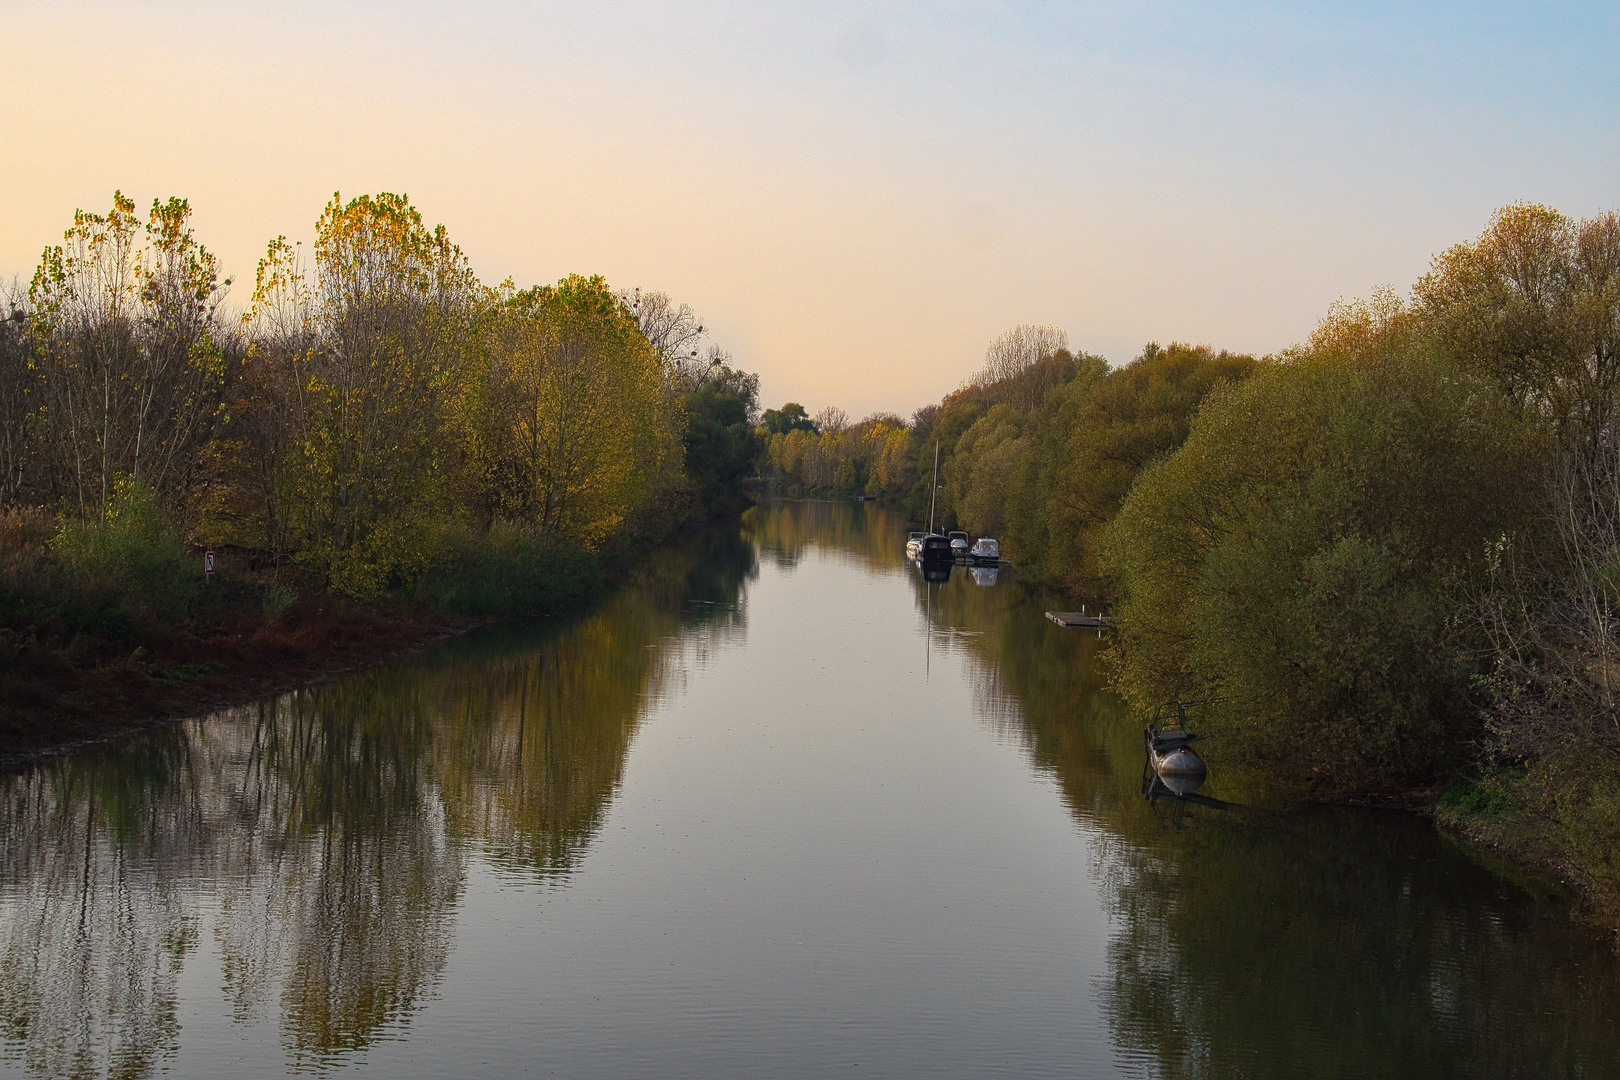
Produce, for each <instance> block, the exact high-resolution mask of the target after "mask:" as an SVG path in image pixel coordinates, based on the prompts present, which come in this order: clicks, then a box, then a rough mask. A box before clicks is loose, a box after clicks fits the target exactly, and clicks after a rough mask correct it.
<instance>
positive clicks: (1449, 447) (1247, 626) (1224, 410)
mask: <svg viewBox="0 0 1620 1080" xmlns="http://www.w3.org/2000/svg"><path fill="white" fill-rule="evenodd" d="M1533 458H1534V448H1533V440H1532V439H1531V437H1530V433H1529V432H1528V431H1527V429H1526V428H1525V426H1524V425H1523V423H1522V422H1521V420H1520V419H1519V415H1518V413H1517V412H1516V410H1514V409H1512V408H1511V406H1510V405H1508V404H1507V403H1506V402H1504V401H1503V400H1502V399H1501V398H1500V397H1499V396H1498V395H1497V394H1496V392H1495V391H1494V389H1493V388H1492V387H1491V386H1490V385H1489V384H1488V383H1485V382H1483V381H1481V380H1479V379H1475V378H1472V377H1469V376H1467V375H1465V374H1463V373H1462V372H1461V371H1460V370H1459V369H1457V368H1456V367H1455V365H1453V364H1451V363H1450V362H1448V361H1446V360H1445V359H1443V358H1441V357H1438V356H1436V355H1433V354H1432V353H1431V352H1430V351H1428V350H1427V349H1426V348H1425V347H1424V346H1423V345H1422V344H1421V343H1420V342H1416V341H1410V340H1409V341H1406V342H1402V343H1400V344H1398V345H1397V346H1396V347H1395V348H1394V349H1392V350H1391V351H1390V353H1389V354H1388V355H1386V356H1384V357H1381V358H1375V359H1359V360H1358V359H1356V358H1347V357H1344V356H1323V355H1309V356H1304V357H1301V358H1299V359H1296V360H1295V361H1293V362H1291V363H1285V364H1280V365H1275V366H1269V367H1266V368H1263V369H1261V370H1260V371H1259V372H1257V373H1256V374H1255V375H1254V376H1253V377H1251V378H1250V379H1249V380H1248V381H1247V382H1245V383H1242V384H1239V385H1235V386H1226V387H1223V388H1221V389H1218V390H1217V391H1216V392H1215V393H1214V394H1213V395H1212V396H1211V398H1210V399H1209V401H1207V402H1206V404H1205V406H1204V408H1203V410H1202V411H1201V412H1200V413H1199V414H1198V417H1197V419H1196V420H1195V421H1194V423H1193V426H1192V431H1191V434H1190V435H1189V437H1188V439H1187V441H1186V443H1185V444H1184V445H1183V446H1182V447H1181V449H1180V450H1178V451H1177V452H1176V453H1174V454H1172V455H1171V456H1169V457H1168V458H1165V459H1162V460H1161V461H1159V462H1158V463H1156V464H1154V465H1152V466H1150V467H1149V468H1148V469H1147V470H1146V471H1144V472H1143V474H1142V475H1141V477H1140V478H1139V480H1138V481H1137V483H1136V486H1135V487H1134V488H1133V489H1132V491H1131V493H1130V495H1129V497H1128V498H1127V499H1126V501H1125V504H1124V506H1123V508H1122V509H1121V511H1120V514H1119V516H1118V518H1117V519H1116V520H1115V522H1114V524H1113V525H1112V526H1111V527H1110V528H1109V529H1108V531H1107V533H1106V536H1105V545H1106V554H1105V564H1106V566H1107V568H1108V569H1110V570H1111V571H1112V572H1113V573H1114V574H1116V575H1117V578H1118V581H1119V584H1120V587H1121V591H1122V594H1123V596H1124V601H1123V603H1122V604H1121V605H1120V606H1119V607H1118V609H1117V611H1116V614H1117V616H1118V619H1119V622H1120V624H1121V626H1122V634H1121V636H1120V647H1119V659H1120V684H1121V687H1122V689H1123V690H1124V691H1125V693H1126V694H1127V696H1128V697H1129V698H1130V699H1131V700H1132V701H1133V703H1134V704H1135V705H1137V706H1138V707H1139V708H1149V707H1151V706H1152V705H1153V704H1154V703H1155V702H1158V701H1163V700H1166V699H1169V698H1177V697H1178V698H1181V699H1183V700H1191V699H1195V698H1214V699H1217V701H1218V704H1217V705H1216V706H1214V707H1213V708H1212V711H1211V718H1210V721H1209V725H1208V726H1209V727H1211V728H1212V729H1213V730H1216V731H1219V732H1221V733H1222V734H1223V735H1225V736H1226V738H1225V739H1223V745H1225V746H1226V747H1229V748H1231V750H1232V751H1233V753H1234V754H1235V755H1236V756H1239V757H1245V758H1247V759H1249V760H1251V761H1254V762H1257V763H1260V764H1263V765H1264V766H1266V767H1268V768H1271V769H1274V770H1277V771H1281V772H1287V773H1290V774H1292V775H1293V776H1294V777H1295V778H1296V779H1298V780H1299V781H1300V782H1303V783H1307V784H1310V785H1313V786H1315V787H1316V788H1318V789H1321V790H1328V791H1352V790H1366V789H1368V788H1376V787H1378V786H1380V785H1382V784H1386V783H1390V782H1401V781H1408V780H1416V779H1421V778H1424V777H1427V776H1429V775H1431V774H1432V773H1433V771H1434V770H1435V769H1436V768H1437V767H1438V766H1439V764H1440V762H1441V759H1442V756H1443V755H1444V754H1445V753H1446V752H1447V751H1448V750H1450V748H1451V747H1453V746H1454V745H1456V742H1457V740H1458V739H1459V738H1461V737H1462V736H1464V735H1466V734H1467V733H1468V732H1469V731H1470V730H1471V729H1472V725H1473V724H1474V723H1475V721H1476V719H1477V712H1476V710H1475V709H1474V708H1472V707H1471V706H1470V704H1469V702H1468V700H1467V696H1466V691H1467V686H1468V677H1469V675H1470V674H1471V672H1472V670H1473V668H1472V666H1471V665H1472V662H1473V661H1472V654H1471V653H1470V652H1469V651H1468V650H1467V649H1466V648H1465V646H1466V642H1465V641H1464V640H1462V639H1461V637H1460V634H1459V629H1458V625H1457V620H1456V616H1457V611H1458V602H1459V599H1460V593H1459V588H1460V586H1461V585H1462V583H1463V582H1464V581H1466V580H1467V579H1468V577H1469V575H1470V574H1472V573H1473V572H1474V571H1475V570H1476V569H1477V563H1478V561H1479V560H1481V559H1482V558H1483V556H1484V554H1485V553H1486V550H1487V546H1488V545H1489V544H1490V543H1491V542H1492V541H1494V540H1496V539H1498V538H1500V537H1501V536H1503V535H1504V534H1505V533H1509V532H1511V531H1512V530H1514V529H1515V528H1518V527H1519V526H1520V525H1521V523H1522V522H1523V521H1524V517H1525V515H1524V508H1523V506H1522V503H1521V500H1520V499H1519V492H1520V491H1521V490H1522V488H1523V484H1524V478H1525V472H1526V468H1527V464H1528V463H1529V462H1531V461H1532V460H1533Z"/></svg>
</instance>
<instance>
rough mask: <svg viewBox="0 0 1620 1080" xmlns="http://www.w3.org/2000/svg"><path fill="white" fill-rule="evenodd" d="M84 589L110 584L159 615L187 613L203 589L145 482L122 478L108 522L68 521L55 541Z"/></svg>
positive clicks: (198, 570) (198, 574)
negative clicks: (140, 482)
mask: <svg viewBox="0 0 1620 1080" xmlns="http://www.w3.org/2000/svg"><path fill="white" fill-rule="evenodd" d="M52 546H53V547H54V548H55V549H56V551H57V553H58V554H59V555H60V557H61V559H62V562H63V564H64V566H65V568H66V569H67V571H68V572H69V573H70V574H71V575H72V576H73V577H75V578H76V579H78V580H79V581H80V582H81V585H80V588H81V589H84V588H88V589H95V588H106V589H109V590H111V591H113V592H115V593H116V594H118V595H120V596H122V597H125V598H127V599H128V600H129V601H131V602H133V603H134V604H136V605H138V606H140V607H144V608H147V609H150V610H151V611H152V612H154V613H155V614H158V615H160V616H168V617H172V616H177V615H181V614H183V613H184V612H185V611H186V610H187V609H188V608H189V607H190V606H191V604H192V603H193V602H194V601H195V599H196V594H197V592H198V590H199V589H200V588H201V587H202V582H201V576H202V571H201V564H200V562H199V563H197V564H196V565H192V560H189V559H187V557H186V551H185V545H184V543H183V542H182V541H181V539H180V537H179V535H178V534H177V533H176V532H175V531H174V530H173V529H172V528H170V527H169V526H168V524H167V523H166V522H165V521H164V519H163V515H162V512H161V511H160V510H159V508H158V505H157V500H156V498H155V497H154V495H153V493H152V491H151V490H150V489H149V488H147V487H146V486H144V485H142V484H139V483H137V482H135V481H133V480H127V479H124V478H123V477H119V478H118V479H117V481H116V483H115V487H114V494H113V498H112V501H111V502H110V504H109V505H108V508H107V515H106V518H105V520H103V521H95V522H89V523H84V522H79V521H76V520H73V519H67V520H65V521H64V522H63V523H62V525H61V527H60V529H59V530H58V531H57V533H56V536H55V538H54V540H53V542H52Z"/></svg>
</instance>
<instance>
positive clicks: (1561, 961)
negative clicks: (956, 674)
mask: <svg viewBox="0 0 1620 1080" xmlns="http://www.w3.org/2000/svg"><path fill="white" fill-rule="evenodd" d="M913 585H914V589H915V593H916V602H917V606H918V609H919V610H926V611H927V612H929V613H930V616H931V618H932V619H933V620H934V623H935V629H934V632H933V634H932V635H931V637H932V639H933V641H934V642H935V647H936V648H946V649H951V650H954V651H959V652H961V653H962V654H963V655H965V656H967V657H969V658H970V669H969V670H970V674H971V678H972V679H973V682H974V692H975V707H976V709H977V710H978V712H979V715H980V716H981V717H982V718H983V719H984V720H985V722H987V723H988V724H990V725H991V726H992V727H993V728H994V729H996V730H997V731H998V732H1000V733H1001V734H1003V736H1004V737H1008V738H1012V739H1016V740H1018V741H1020V742H1021V743H1022V744H1023V745H1024V746H1025V747H1026V748H1027V749H1028V751H1029V752H1030V754H1031V756H1032V758H1033V760H1034V763H1035V765H1036V767H1037V768H1039V769H1042V770H1045V771H1048V772H1049V773H1050V774H1051V775H1053V776H1054V777H1055V778H1056V779H1057V781H1058V783H1059V785H1060V788H1061V790H1062V793H1063V797H1064V799H1065V800H1066V801H1067V803H1068V805H1069V808H1070V810H1071V812H1072V813H1073V814H1074V816H1075V818H1076V819H1077V820H1078V821H1079V822H1081V823H1082V824H1083V825H1085V826H1087V828H1088V832H1090V833H1091V835H1092V838H1093V840H1092V842H1093V845H1094V850H1095V852H1096V858H1097V864H1096V867H1097V875H1098V878H1099V879H1100V883H1101V885H1102V890H1103V895H1104V898H1105V900H1106V902H1107V905H1108V907H1109V909H1110V911H1111V914H1112V920H1113V925H1114V928H1115V929H1114V934H1113V937H1112V940H1111V942H1110V944H1109V947H1108V969H1109V977H1108V979H1107V981H1106V982H1105V984H1104V985H1103V986H1101V987H1100V992H1101V998H1102V1004H1103V1008H1104V1013H1105V1015H1106V1016H1107V1018H1108V1021H1109V1024H1110V1027H1111V1029H1112V1032H1113V1037H1114V1042H1115V1046H1116V1049H1117V1052H1118V1054H1119V1056H1120V1058H1121V1060H1122V1063H1124V1064H1126V1066H1127V1068H1128V1069H1129V1070H1130V1071H1132V1072H1139V1071H1142V1070H1144V1069H1145V1071H1146V1073H1147V1075H1151V1076H1161V1077H1169V1078H1188V1080H1191V1078H1200V1080H1202V1078H1209V1077H1245V1078H1265V1077H1278V1078H1281V1077H1297V1076H1343V1077H1353V1076H1354V1077H1359V1076H1426V1077H1453V1076H1454V1077H1477V1076H1598V1075H1604V1074H1606V1073H1608V1072H1610V1071H1612V1069H1613V1068H1614V1063H1615V1062H1616V1061H1620V1026H1617V1025H1616V1023H1615V1021H1614V1017H1615V1016H1616V1015H1620V963H1617V961H1616V958H1615V954H1614V949H1613V942H1612V939H1609V938H1607V937H1603V936H1600V935H1597V934H1595V933H1591V932H1587V931H1584V930H1582V929H1581V928H1579V927H1577V926H1572V925H1571V922H1570V918H1569V912H1568V909H1567V908H1565V907H1563V906H1561V905H1560V904H1559V903H1558V902H1556V901H1554V900H1551V899H1550V898H1547V897H1543V898H1542V899H1541V900H1540V901H1539V902H1538V901H1537V900H1535V899H1533V898H1532V897H1531V896H1530V895H1529V894H1528V893H1527V892H1526V891H1525V890H1524V889H1523V888H1521V887H1519V886H1518V885H1515V884H1512V883H1511V882H1509V881H1507V880H1504V879H1503V878H1502V877H1500V876H1498V875H1496V874H1494V873H1492V872H1490V871H1488V870H1486V869H1485V868H1483V867H1481V866H1480V865H1478V864H1476V863H1475V862H1473V861H1472V860H1470V859H1469V858H1468V856H1467V855H1466V854H1465V853H1463V852H1462V851H1461V850H1460V849H1459V848H1457V847H1455V846H1454V845H1452V844H1451V843H1449V842H1448V841H1447V840H1446V839H1445V838H1443V837H1442V836H1440V835H1439V834H1438V833H1437V832H1436V830H1435V829H1434V826H1433V825H1432V824H1431V823H1429V822H1427V821H1424V820H1422V819H1419V818H1416V817H1414V816H1411V815H1402V814H1395V813H1382V812H1376V811H1358V810H1333V809H1328V808H1296V809H1261V808H1249V809H1234V810H1228V811H1219V810H1214V809H1210V808H1206V807H1200V806H1196V805H1191V804H1172V803H1171V802H1170V801H1169V800H1159V802H1158V803H1157V804H1156V805H1150V804H1149V803H1148V802H1147V800H1146V799H1144V798H1142V796H1141V788H1140V777H1141V769H1142V755H1143V750H1142V743H1141V727H1140V723H1138V722H1132V720H1131V719H1130V718H1129V717H1128V716H1127V715H1126V713H1125V710H1124V708H1123V706H1122V703H1121V702H1120V701H1119V699H1118V698H1116V697H1115V696H1114V695H1113V694H1112V693H1110V692H1109V690H1108V689H1107V686H1106V680H1105V667H1104V663H1103V662H1102V660H1101V659H1100V658H1099V656H1098V653H1099V651H1100V650H1101V649H1103V648H1105V647H1106V644H1107V641H1106V639H1105V638H1099V637H1098V636H1096V635H1093V634H1090V633H1087V632H1083V631H1076V630H1063V629H1060V628H1058V627H1056V626H1054V625H1053V624H1051V623H1050V622H1048V621H1047V620H1046V619H1045V618H1043V617H1042V614H1043V610H1044V608H1050V607H1054V606H1056V603H1057V601H1056V600H1052V599H1049V598H1047V597H1044V596H1043V595H1042V594H1041V591H1040V590H1038V589H1035V588H1032V587H1030V586H1028V585H1025V584H1022V583H1019V582H1017V581H1016V580H1012V581H1008V580H1007V575H1005V574H1004V575H1003V578H1002V582H1001V583H1000V584H999V585H998V586H997V587H996V588H994V589H985V588H979V587H976V586H975V585H974V584H973V583H972V582H971V581H969V580H967V576H966V575H963V574H961V573H960V572H958V573H956V574H954V575H953V576H952V578H951V580H950V581H949V582H948V583H946V584H944V585H931V586H930V585H927V584H926V583H925V582H923V580H922V579H921V577H920V576H918V577H914V580H913ZM1206 790H1211V791H1213V792H1215V793H1217V794H1218V793H1221V778H1220V777H1219V776H1218V775H1217V776H1215V777H1214V778H1213V781H1212V786H1211V788H1210V789H1206ZM1226 794H1228V796H1229V797H1236V798H1238V800H1239V801H1246V798H1245V797H1246V796H1247V795H1248V794H1249V793H1246V792H1241V791H1240V792H1237V793H1235V795H1234V793H1232V792H1230V791H1228V792H1227V793H1226Z"/></svg>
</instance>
